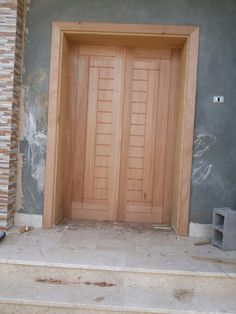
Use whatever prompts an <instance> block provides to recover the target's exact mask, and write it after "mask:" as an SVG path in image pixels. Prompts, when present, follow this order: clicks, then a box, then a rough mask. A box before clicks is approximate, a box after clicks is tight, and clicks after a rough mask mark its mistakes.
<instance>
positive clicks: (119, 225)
mask: <svg viewBox="0 0 236 314" xmlns="http://www.w3.org/2000/svg"><path fill="white" fill-rule="evenodd" d="M56 226H57V227H63V228H64V229H68V230H82V229H85V230H91V229H92V230H117V231H121V232H122V231H124V232H125V231H132V232H138V233H141V232H144V231H153V232H155V231H158V232H160V231H163V232H170V233H174V230H173V228H172V227H171V226H170V225H165V224H156V223H137V222H123V221H121V222H118V221H107V220H104V221H97V220H84V219H83V220H82V219H71V218H62V219H61V220H60V221H59V222H58V223H57V224H56Z"/></svg>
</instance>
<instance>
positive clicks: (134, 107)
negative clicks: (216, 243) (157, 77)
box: [44, 22, 199, 235]
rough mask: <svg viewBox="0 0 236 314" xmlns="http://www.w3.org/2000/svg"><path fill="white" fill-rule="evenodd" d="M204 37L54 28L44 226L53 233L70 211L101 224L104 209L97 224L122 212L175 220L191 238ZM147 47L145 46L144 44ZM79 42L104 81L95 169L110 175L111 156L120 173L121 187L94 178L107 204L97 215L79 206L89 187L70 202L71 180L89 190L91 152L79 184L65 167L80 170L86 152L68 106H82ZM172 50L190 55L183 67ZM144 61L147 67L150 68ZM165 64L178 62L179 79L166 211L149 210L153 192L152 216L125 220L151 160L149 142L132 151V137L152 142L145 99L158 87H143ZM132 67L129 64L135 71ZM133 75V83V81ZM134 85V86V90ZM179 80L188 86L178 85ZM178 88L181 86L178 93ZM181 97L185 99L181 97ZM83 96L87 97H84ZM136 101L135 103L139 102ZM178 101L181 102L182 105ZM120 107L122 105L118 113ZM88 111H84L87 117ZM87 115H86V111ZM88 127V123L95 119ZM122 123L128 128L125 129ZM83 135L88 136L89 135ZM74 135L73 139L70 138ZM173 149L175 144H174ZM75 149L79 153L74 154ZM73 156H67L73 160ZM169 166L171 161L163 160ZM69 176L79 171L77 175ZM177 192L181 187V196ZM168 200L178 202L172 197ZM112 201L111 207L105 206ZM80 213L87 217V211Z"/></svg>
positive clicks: (169, 31)
mask: <svg viewBox="0 0 236 314" xmlns="http://www.w3.org/2000/svg"><path fill="white" fill-rule="evenodd" d="M198 38H199V28H198V27H195V26H175V25H128V24H103V23H101V24H97V23H70V22H69V23H68V22H53V30H52V48H51V68H50V88H49V108H48V145H47V161H46V177H45V201H44V227H51V226H52V225H53V224H54V223H55V221H56V220H58V219H60V217H61V216H62V211H65V213H66V215H67V214H69V215H72V216H76V215H78V217H80V218H86V217H87V216H88V215H89V217H91V218H94V217H95V218H96V217H97V215H98V212H97V211H96V210H99V211H100V214H99V218H96V219H107V217H108V219H112V220H114V219H115V218H116V214H117V211H118V212H119V214H118V219H120V220H124V219H125V220H128V221H130V220H131V221H132V220H133V221H148V222H152V221H153V219H154V220H155V221H158V222H165V223H168V221H169V220H170V216H171V217H172V218H171V221H172V225H173V226H174V228H175V230H176V231H177V233H179V234H184V235H186V234H187V233H188V222H189V198H190V178H191V162H192V138H193V126H194V107H195V93H196V75H197V59H198ZM140 43H142V46H141V44H140ZM78 44H79V46H80V47H82V46H83V48H82V49H81V57H82V55H83V56H84V57H87V58H90V59H91V60H90V62H91V63H90V66H91V69H96V68H97V67H99V80H100V81H99V82H98V84H97V87H98V89H99V90H100V91H99V95H98V99H99V101H98V102H97V108H98V112H97V117H98V120H96V140H97V136H98V142H99V143H98V144H97V145H95V150H93V152H94V154H95V157H94V165H95V168H97V167H98V169H99V170H97V171H98V173H101V175H106V174H107V170H106V169H109V167H107V157H108V158H110V157H111V156H112V158H111V160H112V163H111V161H110V167H111V165H113V166H112V167H113V168H114V169H115V172H114V174H113V175H112V177H113V181H112V180H111V176H109V178H110V179H109V180H108V177H104V178H103V177H98V178H94V181H93V185H94V190H95V195H96V196H98V197H100V199H98V200H96V202H95V207H94V208H93V209H92V207H91V206H90V205H91V202H90V205H88V204H89V200H88V199H86V198H84V202H82V203H81V202H80V201H77V200H78V199H80V198H81V197H82V196H83V193H82V192H81V191H82V190H83V189H80V192H79V193H78V194H77V195H79V197H78V199H76V198H75V199H74V201H73V198H74V197H73V196H70V195H73V194H74V192H73V188H72V186H71V185H70V184H71V183H70V182H72V184H73V180H75V181H74V182H76V183H75V187H76V186H77V187H78V186H80V185H81V184H80V183H79V182H81V180H82V177H83V175H81V173H82V172H83V171H85V167H84V169H82V168H83V159H84V161H85V159H86V157H85V155H86V154H85V150H84V157H83V154H82V155H81V156H82V157H81V158H82V159H81V160H80V162H81V163H80V165H81V169H80V170H79V171H78V172H77V174H76V175H75V176H76V177H77V179H78V181H76V179H75V178H74V179H73V180H71V179H70V178H72V175H71V174H67V176H64V175H63V173H64V172H65V169H67V170H68V169H69V168H66V162H68V160H71V166H70V167H72V166H73V165H74V162H75V160H77V157H78V156H80V154H78V149H79V148H77V152H76V149H74V148H73V145H72V144H71V143H73V141H74V140H75V139H76V135H75V134H74V135H72V134H73V132H74V131H73V127H74V126H75V123H73V121H72V120H71V129H70V130H66V128H67V127H66V126H67V125H68V121H69V120H70V119H69V120H68V110H69V112H70V114H69V115H70V116H71V117H72V116H73V119H74V120H75V121H76V116H77V114H76V110H75V107H74V108H71V109H70V108H69V109H68V108H66V107H67V106H72V107H73V103H74V104H75V103H76V101H74V100H75V99H76V95H77V92H76V89H77V88H76V87H75V81H76V75H77V74H79V71H77V69H78V66H76V62H77V61H76V58H75V57H74V52H73V51H75V49H74V48H73V47H78ZM74 45H75V46H74ZM127 45H129V46H130V48H122V47H121V46H123V47H126V46H127ZM91 46H94V50H93V54H91V55H90V49H91ZM160 48H161V49H160ZM172 49H181V51H182V52H181V58H180V62H179V63H178V61H175V57H174V56H175V52H173V51H172ZM104 51H106V55H104ZM67 56H69V57H67ZM131 56H132V57H131ZM133 57H134V58H137V62H138V63H137V67H138V69H135V70H134V69H133V68H132V66H131V59H132V58H133ZM143 58H147V59H149V60H150V61H151V62H152V65H150V68H148V69H145V64H144V63H145V62H146V61H147V60H143ZM155 58H156V59H159V61H158V62H157V61H155V62H153V61H154V60H153V59H155ZM66 59H67V61H66ZM124 60H126V61H124ZM127 60H128V61H127ZM176 60H177V59H176ZM143 61H145V62H144V63H143ZM163 62H164V63H165V62H169V63H170V62H171V79H170V80H169V84H170V100H169V108H170V110H169V112H168V114H167V117H168V119H167V121H168V129H167V131H165V132H166V138H167V141H168V145H167V147H166V157H165V160H166V162H165V163H166V168H165V169H164V178H165V179H164V182H165V183H164V185H163V184H162V187H161V188H160V189H163V190H164V197H163V202H164V207H163V204H162V206H159V205H155V206H154V205H153V204H151V205H150V204H149V205H148V203H147V197H148V196H147V193H146V192H145V193H146V195H145V198H146V205H142V206H144V209H143V211H144V212H145V208H146V210H147V213H146V215H145V216H143V213H142V211H141V212H140V211H139V212H137V213H136V212H135V208H133V209H132V212H130V213H129V212H127V213H126V214H125V213H124V209H125V202H127V192H129V195H130V198H132V199H135V197H140V193H139V192H140V191H141V190H140V188H141V184H140V180H142V179H143V170H142V169H141V161H140V160H138V158H140V159H143V158H144V157H145V152H146V148H145V145H146V144H145V143H146V142H145V141H144V145H143V146H130V145H129V140H130V138H131V142H132V141H133V144H135V145H136V144H137V143H138V144H139V145H141V144H142V137H145V132H146V127H145V126H146V113H147V112H148V110H149V109H148V106H147V104H146V106H145V105H143V104H145V103H147V101H148V97H147V96H146V95H145V93H146V92H147V91H148V88H150V86H149V87H148V84H147V83H146V82H142V81H147V80H148V78H149V71H153V70H152V68H155V70H154V71H160V73H161V71H162V70H161V64H162V63H163ZM175 62H176V63H175ZM177 63H178V64H177ZM114 64H115V66H114ZM158 64H159V65H158ZM174 64H176V66H174ZM127 65H128V66H129V69H128V70H127ZM125 67H126V69H125ZM173 67H176V68H177V67H179V70H178V71H179V72H181V74H180V75H178V74H176V73H177V72H178V71H177V70H176V72H175V71H174V70H173ZM173 71H174V72H173ZM66 73H67V74H66ZM68 73H69V74H68ZM173 73H175V74H173ZM67 75H69V77H68V80H67V79H66V76H67ZM122 75H123V77H124V76H125V77H126V80H124V79H123V80H122V79H121V77H122ZM116 77H117V78H118V79H117V81H116V83H115V85H114V86H117V89H114V88H112V80H114V79H115V78H116ZM127 77H128V78H129V79H127ZM178 77H180V79H178ZM129 81H130V82H131V83H130V84H129ZM132 81H133V83H132ZM134 81H135V82H134ZM178 81H179V82H180V83H178ZM121 82H122V83H121ZM177 83H178V84H177ZM159 84H160V82H159ZM85 85H86V77H85ZM177 85H178V86H179V88H176V86H177ZM81 86H82V85H80V87H81ZM128 89H129V90H130V91H132V90H133V93H131V92H129V93H128V92H127V90H128ZM165 89H166V87H165ZM177 89H178V91H177ZM178 92H179V97H177V96H176V95H177V93H178ZM79 94H80V95H82V94H81V93H79ZM85 94H86V93H85V92H84V96H82V98H83V97H84V99H85ZM89 94H90V93H89ZM122 94H124V95H126V94H127V95H128V97H127V96H125V97H124V99H123V97H122ZM118 95H120V97H118ZM133 96H134V100H135V101H133V104H131V102H132V97H133ZM79 97H80V96H77V100H78V99H79ZM176 98H178V99H177V100H176ZM116 99H119V101H118V102H117V101H116ZM79 102H80V101H77V104H78V103H79ZM85 102H86V101H85ZM114 103H116V107H115V109H114ZM171 108H172V109H171ZM77 109H78V108H77ZM86 110H87V109H86ZM86 110H85V111H86ZM114 110H115V111H114ZM117 110H118V111H117ZM122 110H123V112H122ZM175 110H176V112H175ZM80 111H81V109H80V110H79V112H80ZM113 112H116V115H117V120H114V115H113ZM81 113H82V116H83V110H82V111H81ZM86 114H87V111H86ZM86 121H87V122H88V120H86ZM122 124H123V128H122V127H121V126H122ZM82 125H83V123H82ZM125 125H126V126H125ZM127 125H128V127H127ZM171 125H176V139H174V137H173V136H172V134H171ZM81 128H82V126H81ZM84 128H85V129H87V126H84ZM173 129H174V127H173ZM75 132H78V134H80V133H81V130H80V131H75ZM125 134H126V135H125ZM71 136H72V138H70V137H71ZM109 136H110V137H111V143H112V144H114V145H115V146H114V145H113V146H111V145H110V144H109V143H110V142H109ZM121 136H122V142H121ZM134 137H136V139H134ZM82 138H83V136H82ZM86 138H87V137H86ZM76 141H78V138H77V139H76V140H75V142H74V143H76ZM86 141H87V140H86V139H84V142H85V144H84V146H86ZM82 143H83V140H82V141H81V144H79V145H78V147H80V145H81V146H83V145H82ZM100 143H101V144H100ZM121 143H122V145H121ZM169 143H172V144H173V145H172V144H169ZM69 144H70V145H69ZM69 146H70V147H71V148H69ZM129 146H130V147H129ZM74 147H76V145H74ZM121 147H122V148H121ZM79 150H80V149H79ZM73 151H74V157H76V158H74V157H73V158H72V159H73V160H74V161H73V160H72V159H70V156H71V152H73ZM63 154H64V155H63ZM65 154H67V156H66V155H65ZM146 154H147V152H146ZM103 156H104V159H103ZM109 156H110V157H109ZM173 156H174V157H173ZM100 157H101V158H100ZM130 158H131V159H130ZM173 159H174V163H173ZM120 160H122V163H121V165H120V166H121V168H120V170H119V161H120ZM162 160H164V159H163V157H162ZM130 165H132V166H133V168H134V169H129V170H130V171H131V172H130V173H131V177H132V176H133V178H129V180H128V181H127V182H126V184H125V186H123V185H122V183H121V182H122V180H121V178H122V177H125V176H126V174H128V173H129V171H128V167H130ZM78 169H79V168H78ZM78 169H77V170H78ZM102 169H103V170H102ZM168 169H169V174H168ZM140 170H141V171H142V173H141V172H140ZM81 171H82V172H81ZM69 172H72V171H71V170H69ZM171 172H172V173H174V174H173V177H174V179H173V182H174V184H173V185H172V184H171V175H170V173H171ZM83 173H84V172H83ZM108 173H109V170H108ZM78 174H79V175H78ZM155 175H156V173H155V171H154V176H155ZM79 176H80V179H79ZM137 177H138V178H137ZM139 177H141V179H139ZM62 181H63V183H62ZM67 182H68V184H67ZM111 182H113V183H114V184H112V189H111V190H110V191H109V190H108V188H109V186H110V185H111ZM64 187H65V188H64ZM76 189H77V188H75V190H76ZM132 189H133V190H132ZM171 189H173V191H172V190H171ZM99 190H102V192H101V193H99ZM106 191H107V193H106ZM132 191H133V192H132ZM63 192H65V193H63ZM136 192H138V193H136ZM99 195H100V196H99ZM168 195H169V196H170V197H168ZM172 195H173V197H172ZM103 197H107V199H106V200H105V199H102V198H103ZM141 200H142V202H143V201H144V194H143V192H142V197H141ZM104 201H105V202H106V203H104ZM68 202H71V209H70V210H69V211H68ZM133 202H134V201H133ZM79 203H81V204H84V205H85V206H87V209H89V208H90V209H91V210H92V211H93V212H94V213H93V212H92V211H90V213H89V214H88V215H87V216H86V209H85V208H82V209H80V206H78V207H77V206H74V205H73V204H79ZM134 203H135V202H134ZM93 204H94V203H93ZM133 205H134V206H137V208H139V210H140V207H138V203H137V202H136V203H135V204H133ZM133 205H132V204H130V203H128V204H126V206H127V207H126V208H129V206H133ZM99 206H103V207H99ZM104 206H105V207H104ZM139 206H141V205H139ZM148 206H149V207H150V206H151V207H152V212H151V213H150V212H148ZM99 208H100V209H99ZM141 208H142V207H141ZM163 208H164V209H163ZM77 210H79V211H81V213H80V212H78V211H77ZM163 210H164V212H163ZM72 213H73V214H72ZM140 214H141V215H140ZM154 214H155V215H154ZM94 215H95V216H94ZM153 215H154V216H153Z"/></svg>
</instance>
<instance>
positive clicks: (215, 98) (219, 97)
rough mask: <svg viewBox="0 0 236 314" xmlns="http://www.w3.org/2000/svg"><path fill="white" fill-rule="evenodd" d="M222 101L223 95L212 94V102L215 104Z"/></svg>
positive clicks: (223, 99)
mask: <svg viewBox="0 0 236 314" xmlns="http://www.w3.org/2000/svg"><path fill="white" fill-rule="evenodd" d="M224 101H225V98H224V96H214V97H213V102H214V103H215V104H223V103H224Z"/></svg>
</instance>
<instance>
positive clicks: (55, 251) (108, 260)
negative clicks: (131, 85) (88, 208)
mask: <svg viewBox="0 0 236 314" xmlns="http://www.w3.org/2000/svg"><path fill="white" fill-rule="evenodd" d="M196 241H199V239H195V238H185V237H177V236H176V235H175V234H174V233H173V232H172V231H171V230H170V229H169V228H168V227H161V228H160V227H159V226H158V225H132V224H115V223H93V222H83V223H81V222H70V221H67V222H66V223H65V224H63V225H60V226H57V227H56V228H54V229H51V230H42V229H37V230H32V231H30V232H27V233H23V234H21V233H19V230H18V229H13V230H12V231H11V232H10V233H9V234H8V236H7V238H6V239H5V240H4V241H3V242H2V243H0V283H1V284H0V313H1V314H2V313H4V314H8V313H24V314H25V313H42V312H46V313H179V314H180V313H181V314H182V313H191V314H192V313H231V314H232V313H236V298H235V294H236V251H232V252H222V251H221V250H219V249H218V248H216V247H213V246H211V245H210V244H209V245H203V246H194V243H195V242H196ZM17 311H18V312H17Z"/></svg>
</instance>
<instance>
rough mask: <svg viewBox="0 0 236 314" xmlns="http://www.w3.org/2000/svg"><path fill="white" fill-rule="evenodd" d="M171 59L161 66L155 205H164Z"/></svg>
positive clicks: (154, 185)
mask: <svg viewBox="0 0 236 314" xmlns="http://www.w3.org/2000/svg"><path fill="white" fill-rule="evenodd" d="M169 82H170V61H169V60H162V61H161V68H160V81H159V94H158V111H157V124H156V125H157V127H156V131H155V133H156V143H155V164H154V173H155V176H154V180H153V207H154V208H155V207H157V208H158V207H162V206H163V195H164V177H165V160H166V145H167V143H166V140H167V122H168V104H169Z"/></svg>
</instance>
